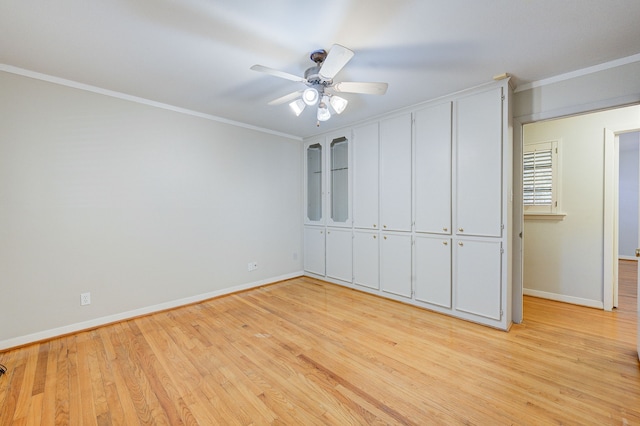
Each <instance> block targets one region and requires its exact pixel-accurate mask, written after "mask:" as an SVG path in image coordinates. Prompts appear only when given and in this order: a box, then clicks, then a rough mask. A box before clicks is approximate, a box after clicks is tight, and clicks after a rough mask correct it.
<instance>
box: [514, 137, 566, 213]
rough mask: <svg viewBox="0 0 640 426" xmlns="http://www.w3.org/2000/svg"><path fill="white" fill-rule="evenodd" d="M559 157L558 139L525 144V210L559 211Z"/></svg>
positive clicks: (523, 177) (523, 179) (538, 211)
mask: <svg viewBox="0 0 640 426" xmlns="http://www.w3.org/2000/svg"><path fill="white" fill-rule="evenodd" d="M557 158H558V146H557V141H552V142H538V143H533V144H527V145H525V147H524V155H523V176H522V181H523V188H522V189H523V203H524V208H525V212H527V211H528V212H532V213H533V212H537V213H555V212H556V211H557V207H558V200H557V192H558V191H557V186H558V182H557V176H558V172H557V167H558V165H557Z"/></svg>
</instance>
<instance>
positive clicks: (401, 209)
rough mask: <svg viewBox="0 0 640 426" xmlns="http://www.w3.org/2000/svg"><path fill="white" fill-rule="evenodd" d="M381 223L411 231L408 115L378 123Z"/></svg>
mask: <svg viewBox="0 0 640 426" xmlns="http://www.w3.org/2000/svg"><path fill="white" fill-rule="evenodd" d="M380 223H381V224H382V228H381V229H383V230H387V231H411V114H409V113H407V114H403V115H400V116H397V117H392V118H387V119H384V120H381V121H380Z"/></svg>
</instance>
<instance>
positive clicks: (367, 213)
mask: <svg viewBox="0 0 640 426" xmlns="http://www.w3.org/2000/svg"><path fill="white" fill-rule="evenodd" d="M378 140H379V139H378V123H371V124H369V125H366V126H362V127H358V128H356V129H354V130H353V226H354V227H355V228H365V229H377V228H378V226H379V221H378V189H379V186H378V176H379V174H378V154H379V152H380V149H379V142H378Z"/></svg>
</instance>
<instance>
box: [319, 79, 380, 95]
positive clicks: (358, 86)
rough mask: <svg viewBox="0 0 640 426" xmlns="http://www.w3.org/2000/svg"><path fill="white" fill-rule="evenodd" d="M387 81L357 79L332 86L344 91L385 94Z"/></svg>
mask: <svg viewBox="0 0 640 426" xmlns="http://www.w3.org/2000/svg"><path fill="white" fill-rule="evenodd" d="M387 87H389V85H388V84H387V83H368V82H367V83H365V82H355V81H341V82H340V83H335V84H334V85H333V86H331V88H332V89H333V90H335V91H336V92H342V93H363V94H365V95H384V94H385V93H386V92H387Z"/></svg>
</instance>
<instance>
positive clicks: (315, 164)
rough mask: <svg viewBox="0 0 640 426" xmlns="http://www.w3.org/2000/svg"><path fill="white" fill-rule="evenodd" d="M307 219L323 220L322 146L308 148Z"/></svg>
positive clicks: (314, 145) (317, 144) (315, 145)
mask: <svg viewBox="0 0 640 426" xmlns="http://www.w3.org/2000/svg"><path fill="white" fill-rule="evenodd" d="M307 218H308V219H309V220H311V221H314V222H317V221H320V220H322V145H320V144H319V143H316V144H313V145H310V146H309V147H308V148H307Z"/></svg>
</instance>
